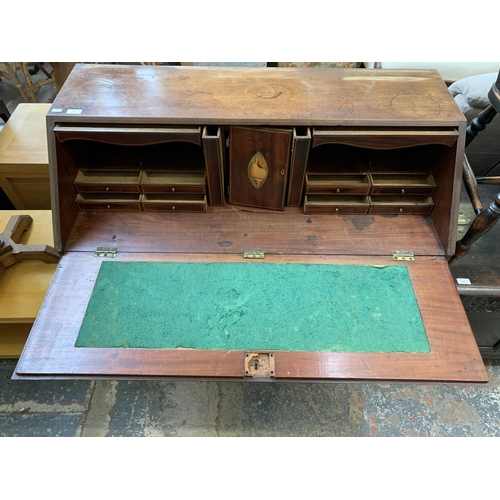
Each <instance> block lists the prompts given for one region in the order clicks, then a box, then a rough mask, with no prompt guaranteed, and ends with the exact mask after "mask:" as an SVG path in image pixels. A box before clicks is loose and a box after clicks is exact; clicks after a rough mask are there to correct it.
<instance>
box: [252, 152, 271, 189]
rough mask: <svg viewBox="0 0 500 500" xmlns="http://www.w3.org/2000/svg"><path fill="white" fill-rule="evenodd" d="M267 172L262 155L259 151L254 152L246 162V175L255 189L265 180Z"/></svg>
mask: <svg viewBox="0 0 500 500" xmlns="http://www.w3.org/2000/svg"><path fill="white" fill-rule="evenodd" d="M268 172H269V169H268V167H267V162H266V159H265V158H264V155H263V154H262V153H260V152H257V153H255V154H254V155H253V156H252V159H251V160H250V162H249V163H248V177H249V178H250V182H251V183H252V184H253V187H254V188H255V189H259V188H260V187H261V186H262V185H263V184H264V182H266V179H267V174H268Z"/></svg>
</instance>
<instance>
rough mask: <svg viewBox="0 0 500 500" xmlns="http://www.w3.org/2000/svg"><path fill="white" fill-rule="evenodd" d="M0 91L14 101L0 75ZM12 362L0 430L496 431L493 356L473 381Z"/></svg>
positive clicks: (5, 378) (43, 93) (45, 95)
mask: <svg viewBox="0 0 500 500" xmlns="http://www.w3.org/2000/svg"><path fill="white" fill-rule="evenodd" d="M54 97H55V86H53V85H47V86H44V87H41V89H40V90H39V91H38V99H39V101H40V102H52V101H53V99H54ZM0 98H2V99H3V100H4V102H5V103H6V104H7V107H8V109H9V110H10V111H11V112H13V111H14V109H15V106H17V104H18V103H19V102H22V99H21V97H20V95H19V94H18V92H17V90H16V89H15V87H13V86H12V85H10V83H9V82H6V81H2V82H0ZM15 365H16V361H14V360H0V436H500V361H488V362H486V365H487V370H488V375H489V378H490V382H489V383H488V384H486V385H482V386H477V385H476V386H454V385H417V384H291V383H243V382H191V381H183V382H170V381H36V382H35V381H13V380H11V375H12V373H13V371H14V368H15Z"/></svg>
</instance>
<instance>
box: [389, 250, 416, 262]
mask: <svg viewBox="0 0 500 500" xmlns="http://www.w3.org/2000/svg"><path fill="white" fill-rule="evenodd" d="M392 260H415V254H414V253H413V252H412V251H410V250H394V252H392Z"/></svg>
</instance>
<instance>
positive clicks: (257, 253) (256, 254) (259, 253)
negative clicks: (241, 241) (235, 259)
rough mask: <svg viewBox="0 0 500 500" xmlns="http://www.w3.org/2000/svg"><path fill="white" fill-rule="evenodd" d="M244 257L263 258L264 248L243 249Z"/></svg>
mask: <svg viewBox="0 0 500 500" xmlns="http://www.w3.org/2000/svg"><path fill="white" fill-rule="evenodd" d="M243 258H244V259H263V258H264V250H245V251H244V252H243Z"/></svg>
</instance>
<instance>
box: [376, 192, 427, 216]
mask: <svg viewBox="0 0 500 500" xmlns="http://www.w3.org/2000/svg"><path fill="white" fill-rule="evenodd" d="M433 208H434V201H433V199H432V198H431V197H430V196H409V195H403V196H372V197H371V207H370V213H371V214H411V215H428V214H430V213H431V212H432V209H433Z"/></svg>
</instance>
